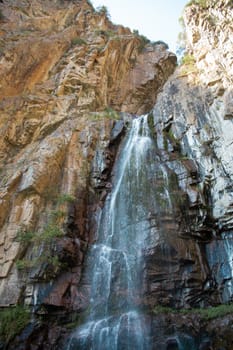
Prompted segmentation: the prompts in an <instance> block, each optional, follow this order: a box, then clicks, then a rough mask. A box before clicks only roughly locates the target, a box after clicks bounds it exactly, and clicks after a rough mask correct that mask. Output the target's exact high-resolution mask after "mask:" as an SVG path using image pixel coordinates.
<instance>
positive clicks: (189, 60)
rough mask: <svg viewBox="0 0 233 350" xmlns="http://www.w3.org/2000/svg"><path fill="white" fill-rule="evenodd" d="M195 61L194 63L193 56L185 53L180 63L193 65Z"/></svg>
mask: <svg viewBox="0 0 233 350" xmlns="http://www.w3.org/2000/svg"><path fill="white" fill-rule="evenodd" d="M195 63H196V60H195V58H194V56H193V55H190V54H188V53H186V54H185V55H184V56H183V57H182V60H181V64H185V65H189V66H190V65H191V66H193V65H194V64H195Z"/></svg>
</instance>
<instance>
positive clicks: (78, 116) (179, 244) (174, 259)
mask: <svg viewBox="0 0 233 350" xmlns="http://www.w3.org/2000/svg"><path fill="white" fill-rule="evenodd" d="M0 9H1V18H0V25H1V28H0V70H1V76H2V77H3V78H2V80H1V85H0V90H1V101H0V110H1V118H0V132H1V140H0V162H1V184H0V227H1V231H0V266H1V268H0V278H1V279H0V306H1V307H4V308H5V307H9V306H13V305H16V304H19V305H22V304H24V305H28V306H29V307H30V309H31V310H32V312H33V313H34V314H35V315H36V317H38V316H39V315H40V316H41V317H42V319H43V318H44V320H43V322H37V321H33V322H32V323H31V324H30V327H31V328H30V329H29V328H26V330H25V331H24V332H23V333H22V334H21V336H20V337H17V338H16V339H15V341H14V342H10V345H9V348H13V347H15V344H17V349H32V348H31V346H32V347H33V349H39V348H40V346H43V347H42V348H43V349H49V348H51V349H52V348H53V347H54V349H55V348H56V349H61V347H60V348H59V345H58V344H59V343H60V344H61V343H62V342H63V339H65V338H66V336H65V335H66V334H67V333H69V331H68V330H67V327H66V325H67V323H75V322H74V321H77V320H76V319H75V320H74V314H73V311H76V312H78V315H79V313H82V312H83V311H85V310H86V309H88V298H87V295H86V293H85V289H83V285H84V284H85V281H84V282H83V278H84V277H83V269H84V265H85V263H86V262H85V261H86V260H85V256H86V252H87V251H88V247H89V246H90V245H92V243H94V242H95V239H96V228H97V222H98V218H99V216H100V213H101V210H102V207H103V205H104V202H105V198H106V196H107V194H108V193H110V192H111V187H112V176H113V175H114V174H113V173H112V169H113V165H114V163H115V160H117V157H118V149H119V147H121V141H122V140H123V138H124V135H125V134H126V132H127V126H128V124H130V122H131V119H132V118H133V117H135V115H140V114H145V113H150V117H149V118H150V127H151V130H152V132H153V134H154V138H155V140H156V154H157V155H158V157H159V159H160V161H161V164H163V165H162V167H161V168H159V170H158V171H157V170H156V171H155V172H157V173H158V174H157V175H156V176H158V183H159V184H161V185H162V183H163V184H164V178H166V179H167V180H166V181H167V182H166V183H165V187H166V191H167V192H166V193H169V196H168V195H167V194H166V193H165V192H164V187H163V188H160V187H161V186H160V187H159V186H158V187H157V193H156V194H155V198H156V200H158V202H159V203H160V210H159V211H158V212H152V211H151V212H150V214H148V220H149V221H150V224H151V228H152V229H153V228H154V227H155V222H157V223H158V222H159V224H158V225H159V228H160V231H159V233H158V232H157V231H155V230H154V231H153V230H152V229H151V230H152V231H151V232H153V235H154V236H153V237H154V239H152V241H151V242H150V244H149V245H148V249H145V252H144V261H145V262H144V272H145V273H144V278H145V280H144V281H143V288H144V293H143V296H142V299H141V300H140V303H141V305H143V307H145V308H146V309H147V310H149V314H150V321H148V322H150V324H151V332H152V334H153V348H154V349H170V348H169V346H171V344H173V346H175V345H174V344H175V342H176V344H178V343H177V342H178V340H177V339H178V338H179V337H180V338H179V339H181V338H182V336H183V335H184V334H188V336H189V337H190V339H191V340H192V341H195V342H196V344H197V343H198V342H199V343H198V345H196V348H195V349H200V348H201V346H204V345H203V344H204V343H205V342H206V344H207V343H208V344H209V345H208V346H210V344H211V346H213V347H214V348H216V349H218V348H219V347H220V346H222V348H224V347H225V349H229V350H230V348H231V340H230V339H231V333H230V332H229V329H230V327H231V325H232V322H233V321H232V318H231V317H230V316H226V317H225V318H222V319H219V321H216V320H214V321H211V322H209V323H208V324H207V323H206V322H205V321H203V320H202V319H200V318H198V317H199V316H197V315H196V314H195V313H194V314H192V315H182V316H181V321H180V323H178V324H177V327H176V326H174V324H175V323H176V321H174V319H175V318H176V316H175V315H173V314H172V312H173V311H174V309H183V308H184V309H190V308H193V307H197V308H200V307H213V306H216V305H218V304H221V303H225V302H229V301H231V299H232V291H233V276H232V248H231V247H232V239H233V238H232V224H233V218H232V212H233V211H232V207H233V186H232V177H233V168H232V160H231V154H232V147H233V142H232V132H233V126H232V120H231V119H232V117H233V102H232V96H233V93H232V87H231V85H232V80H233V62H232V57H231V56H232V42H231V36H232V26H231V19H232V11H233V10H232V1H227V0H221V1H218V2H217V1H216V2H214V4H213V2H210V1H208V0H207V1H191V2H190V3H189V5H188V6H187V7H186V8H185V10H184V15H183V17H184V24H185V31H186V45H187V49H186V50H187V53H186V55H185V57H186V59H184V60H183V61H184V63H183V65H181V66H180V67H177V69H176V71H175V73H174V70H175V68H176V57H175V55H174V54H172V53H170V52H169V51H167V49H166V47H165V46H164V45H163V44H162V43H161V42H157V43H150V42H148V41H147V40H146V38H145V37H143V36H139V35H137V34H135V33H131V31H130V30H129V29H128V28H124V27H122V26H119V25H114V24H112V23H111V21H110V19H109V16H108V13H107V11H106V9H105V8H104V7H103V8H102V9H100V10H99V11H96V10H94V8H93V7H92V5H91V4H90V3H89V2H88V1H82V0H80V1H65V0H63V1H62V0H59V1H58V0H57V1H42V0H33V1H29V0H28V1H20V0H16V1H13V0H12V1H2V2H1V3H0ZM173 73H174V74H173ZM226 150H227V151H226ZM164 174H166V176H165V175H164ZM164 198H165V199H164ZM167 200H169V201H170V202H169V203H170V204H169V205H170V207H169V208H167V206H166V204H165V201H167ZM156 220H157V221H156ZM156 225H157V224H156ZM155 238H156V239H155ZM87 294H88V293H87ZM158 305H160V306H161V305H162V306H163V307H169V308H171V309H170V316H167V315H165V314H164V313H163V310H162V311H161V312H160V313H159V315H158V314H156V315H153V316H151V310H155V309H156V307H157V306H158ZM76 317H77V316H75V318H76ZM46 318H48V319H49V320H47V321H46ZM80 318H81V316H78V322H79V321H80ZM58 319H59V322H58ZM46 322H48V323H46ZM218 322H219V323H218ZM45 324H46V325H48V324H49V329H46V327H45V326H44V325H45ZM168 324H172V326H171V327H168V326H167V325H168ZM216 324H217V325H218V326H220V329H219V337H216V336H215V334H214V330H215V329H216V327H217V326H216ZM203 329H204V331H203ZM156 330H159V334H160V336H155V333H156V332H157V331H156ZM175 332H176V333H175ZM174 334H176V335H174ZM177 334H178V335H177ZM203 334H204V335H206V334H207V336H204V335H203ZM14 335H15V334H13V335H12V336H11V338H12V339H13V337H14ZM2 338H3V341H4V343H5V344H6V343H7V342H8V341H9V340H12V339H9V338H7V337H6V335H5V334H2ZM182 339H183V338H182ZM193 339H194V340H193ZM196 339H199V340H198V341H197V340H196ZM179 341H181V340H179ZM182 341H183V340H182ZM55 344H56V345H55ZM169 344H170V345H169ZM190 344H191V343H190ZM11 346H12V347H11ZM60 346H61V345H60ZM176 346H178V345H176ZM206 346H207V345H206ZM177 348H179V347H177ZM202 349H204V347H202Z"/></svg>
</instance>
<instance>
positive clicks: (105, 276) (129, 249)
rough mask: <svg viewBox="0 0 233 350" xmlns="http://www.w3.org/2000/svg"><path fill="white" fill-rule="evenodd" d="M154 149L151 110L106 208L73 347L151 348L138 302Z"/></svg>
mask: <svg viewBox="0 0 233 350" xmlns="http://www.w3.org/2000/svg"><path fill="white" fill-rule="evenodd" d="M154 151H155V150H154V143H153V140H152V138H151V137H150V130H149V126H148V122H147V116H143V117H140V118H137V119H135V120H133V122H132V128H131V130H130V132H129V134H128V137H127V138H126V140H125V144H124V145H123V147H122V150H121V153H120V155H119V160H118V162H117V164H116V167H115V180H114V182H113V190H112V193H111V194H110V195H109V196H108V198H107V199H106V203H105V207H104V209H103V211H102V215H101V219H100V224H99V229H98V239H97V243H96V244H95V245H94V246H93V247H92V248H91V251H90V253H89V257H88V259H87V266H88V267H87V269H88V271H87V274H91V275H92V282H91V292H90V312H89V315H88V316H87V319H86V320H85V324H84V325H83V326H81V327H79V329H77V331H76V332H75V333H74V334H73V335H72V338H71V340H70V343H69V345H68V348H67V349H68V350H74V349H93V350H94V349H95V350H100V349H101V350H105V349H106V350H110V349H112V350H115V349H135V350H145V349H148V346H149V344H148V336H147V327H146V322H145V320H144V319H143V315H142V313H141V312H140V311H139V307H138V305H139V304H140V294H141V290H142V286H141V283H142V266H143V262H142V259H141V256H142V251H143V249H144V248H145V247H146V246H148V240H149V238H150V237H149V236H150V227H149V221H148V213H149V212H150V210H151V206H153V204H152V197H153V196H154V192H153V190H152V187H151V181H152V179H150V178H151V174H152V173H153V171H152V167H154V161H153V158H154V156H155V152H154ZM150 180H151V181H150Z"/></svg>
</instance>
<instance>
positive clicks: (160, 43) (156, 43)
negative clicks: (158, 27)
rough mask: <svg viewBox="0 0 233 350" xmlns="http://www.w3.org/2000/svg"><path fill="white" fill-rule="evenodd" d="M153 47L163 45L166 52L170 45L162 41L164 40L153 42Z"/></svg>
mask: <svg viewBox="0 0 233 350" xmlns="http://www.w3.org/2000/svg"><path fill="white" fill-rule="evenodd" d="M152 45H153V46H157V45H162V46H164V48H165V49H166V50H168V49H169V46H168V44H167V43H165V42H164V41H162V40H157V41H153V42H152Z"/></svg>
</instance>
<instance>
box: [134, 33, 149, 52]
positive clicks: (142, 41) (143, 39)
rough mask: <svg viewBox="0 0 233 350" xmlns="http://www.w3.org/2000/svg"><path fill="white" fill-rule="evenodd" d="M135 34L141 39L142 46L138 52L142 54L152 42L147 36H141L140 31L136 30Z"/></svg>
mask: <svg viewBox="0 0 233 350" xmlns="http://www.w3.org/2000/svg"><path fill="white" fill-rule="evenodd" d="M133 34H134V35H135V36H136V37H138V38H139V39H140V45H139V46H138V51H139V52H142V50H143V49H144V48H145V46H146V45H147V44H149V43H150V40H149V39H148V38H147V37H146V36H145V35H141V34H139V31H138V30H136V29H134V30H133Z"/></svg>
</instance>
